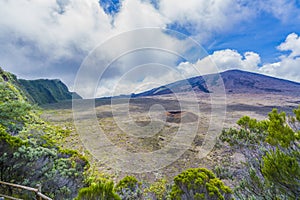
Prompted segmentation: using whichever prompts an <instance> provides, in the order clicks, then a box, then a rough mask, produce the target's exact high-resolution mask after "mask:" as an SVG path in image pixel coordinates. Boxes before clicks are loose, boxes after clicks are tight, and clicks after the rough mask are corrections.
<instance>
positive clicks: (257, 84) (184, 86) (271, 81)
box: [131, 70, 300, 97]
mask: <svg viewBox="0 0 300 200" xmlns="http://www.w3.org/2000/svg"><path fill="white" fill-rule="evenodd" d="M220 77H221V78H222V80H223V83H224V87H225V91H226V93H227V94H242V93H243V94H244V93H249V94H264V93H268V94H270V93H273V94H281V95H289V96H294V95H300V83H297V82H293V81H288V80H284V79H280V78H275V77H271V76H266V75H263V74H258V73H253V72H247V71H241V70H228V71H225V72H222V73H220ZM215 78H216V74H209V75H204V76H197V77H193V78H189V79H186V80H181V81H176V82H174V83H170V84H167V85H163V86H160V87H157V88H153V89H151V90H148V91H145V92H141V93H138V94H132V95H131V97H143V96H156V95H164V94H171V93H172V92H176V93H181V92H182V93H183V92H191V91H192V90H193V91H195V92H196V93H210V92H211V91H209V88H208V87H207V85H206V82H205V80H207V81H210V82H209V85H210V87H212V88H213V87H214V86H215V87H217V84H218V83H213V81H214V80H213V79H215ZM214 84H215V85H214Z"/></svg>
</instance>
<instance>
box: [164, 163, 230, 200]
mask: <svg viewBox="0 0 300 200" xmlns="http://www.w3.org/2000/svg"><path fill="white" fill-rule="evenodd" d="M231 194H232V191H231V189H230V188H229V187H227V186H225V185H224V183H223V182H222V181H221V180H220V179H218V178H216V176H215V175H214V174H213V172H211V171H210V170H208V169H204V168H195V169H188V170H186V171H184V172H182V173H181V174H179V175H177V176H176V177H175V178H174V185H173V187H172V191H171V194H170V197H171V199H176V200H200V199H203V200H205V199H207V200H214V199H216V200H221V199H224V200H227V199H232V197H231Z"/></svg>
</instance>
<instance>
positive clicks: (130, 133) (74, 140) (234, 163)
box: [42, 94, 300, 185]
mask: <svg viewBox="0 0 300 200" xmlns="http://www.w3.org/2000/svg"><path fill="white" fill-rule="evenodd" d="M178 99H180V101H178ZM78 101H79V100H78ZM80 101H84V100H80ZM299 104H300V97H297V96H281V95H275V94H264V95H262V94H257V95H255V94H251V95H249V94H243V95H241V94H230V95H227V96H226V98H224V97H216V98H213V99H212V98H211V97H210V96H209V94H201V95H198V96H197V98H196V100H195V98H192V99H191V98H190V97H189V94H183V95H182V96H180V97H177V100H176V98H175V97H174V96H171V95H164V96H155V97H151V98H150V97H147V98H146V97H144V98H137V99H131V100H128V99H115V100H113V103H112V104H111V101H110V100H109V99H105V100H104V99H102V100H101V99H100V100H96V102H95V107H93V109H90V110H89V109H84V107H83V109H82V110H81V111H78V110H77V111H78V112H79V113H78V112H77V114H78V115H80V117H79V118H78V116H77V120H76V121H77V123H75V125H76V126H75V125H74V119H73V115H74V113H73V111H72V102H70V101H65V102H61V103H56V104H49V105H46V106H44V108H45V111H44V113H43V115H42V116H43V118H44V119H46V120H48V121H49V122H51V123H54V124H60V125H63V126H66V128H69V129H71V130H72V133H71V135H70V136H69V137H68V138H67V139H66V141H65V143H64V145H65V146H66V147H68V148H74V149H79V150H80V151H81V152H82V153H83V154H85V155H88V156H89V158H90V160H91V161H92V162H94V163H95V164H96V166H97V168H98V169H99V170H101V171H102V172H104V173H108V174H111V175H112V177H113V178H114V179H119V178H122V177H123V176H124V175H125V174H134V175H135V176H137V177H138V178H139V179H140V180H144V181H149V182H152V181H155V180H157V179H160V178H166V179H169V180H170V179H172V178H173V177H174V176H175V175H177V174H178V173H180V172H181V171H183V170H184V169H187V168H191V167H206V168H209V169H212V170H219V171H220V176H222V175H224V177H225V178H224V179H227V180H225V181H227V183H228V184H230V185H234V180H230V177H231V176H236V174H234V173H238V169H239V168H241V167H242V165H241V162H242V161H243V160H244V157H243V155H242V154H240V153H239V152H236V151H234V150H233V149H231V148H230V147H229V146H228V145H226V144H222V143H220V142H219V141H218V140H215V138H217V136H218V135H219V134H220V133H221V130H222V129H223V128H229V127H232V126H235V122H236V121H237V120H238V119H239V118H240V117H242V116H244V115H248V116H250V117H254V118H257V119H265V118H266V116H267V114H268V113H269V112H270V111H271V110H272V109H273V108H277V109H278V110H280V111H285V112H286V113H291V112H292V110H293V109H294V108H296V107H298V105H299ZM225 111H226V112H225ZM89 117H92V118H93V119H90V118H89ZM75 118H76V113H75ZM76 121H75V122H76ZM95 122H96V124H95ZM82 127H83V128H82ZM79 129H81V130H80V131H79ZM99 131H101V134H100V133H99ZM161 155H163V156H161ZM143 165H147V166H143ZM124 166H125V167H124ZM228 169H230V170H228ZM225 174H226V176H225Z"/></svg>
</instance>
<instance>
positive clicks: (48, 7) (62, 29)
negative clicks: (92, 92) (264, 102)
mask: <svg viewBox="0 0 300 200" xmlns="http://www.w3.org/2000/svg"><path fill="white" fill-rule="evenodd" d="M299 21H300V1H299V0H252V1H251V0H186V1H180V0H56V1H54V0H44V1H39V0H31V1H27V0H19V1H13V0H8V1H4V0H0V43H1V44H2V48H1V50H0V66H1V67H2V68H4V69H5V70H8V71H11V72H13V73H15V74H17V75H18V76H19V77H21V78H31V79H36V78H60V79H62V80H63V81H64V82H65V83H66V84H67V85H68V86H69V88H71V89H72V88H73V84H74V80H75V78H76V75H78V74H77V72H78V70H79V68H80V65H81V64H82V62H83V61H84V59H85V58H86V57H87V56H88V55H89V54H90V53H91V51H92V50H93V49H95V48H97V45H99V44H101V43H104V42H105V41H107V40H108V39H109V38H112V37H114V36H117V35H120V34H122V33H124V32H126V31H132V30H135V29H137V28H149V27H159V28H168V29H172V30H174V31H178V32H181V33H183V34H185V35H187V36H190V37H191V38H193V39H194V40H196V41H197V42H198V43H200V44H201V45H202V46H203V47H204V49H205V50H206V51H207V52H208V54H209V56H207V58H203V55H200V54H199V57H198V60H197V59H196V60H193V61H189V62H187V61H186V62H184V63H180V62H178V60H177V62H174V61H173V60H171V59H173V58H172V56H171V57H169V56H165V57H164V58H162V56H160V58H159V59H158V60H160V61H161V62H162V63H168V64H169V65H170V66H172V67H173V68H174V69H176V70H179V73H181V74H184V75H185V76H186V77H190V76H193V75H197V74H195V73H193V72H192V71H193V70H190V69H189V68H190V67H192V66H193V67H195V66H196V68H199V69H202V68H209V64H208V63H207V59H208V58H209V59H211V60H213V62H214V63H215V64H216V65H217V67H218V68H219V71H224V70H228V69H233V68H238V69H242V70H247V71H253V72H257V73H262V74H267V75H271V76H276V77H280V78H285V79H289V80H293V81H300V70H299V68H300V59H299V56H300V38H299V35H300V25H299ZM166 34H167V33H166V32H165V33H162V34H161V35H160V34H158V35H156V36H154V37H153V40H155V39H157V38H159V39H158V40H163V41H164V42H170V41H171V40H172V39H174V38H172V37H173V36H172V35H168V34H167V35H166ZM139 38H142V39H143V36H135V38H133V40H132V42H134V40H138V39H139ZM180 40H183V39H182V38H181V39H180V38H175V41H173V42H174V43H176V44H177V43H178V44H179V46H180V43H182V42H183V41H180ZM153 42H154V44H156V41H153ZM158 43H159V42H157V44H158ZM124 44H126V45H128V42H125V43H124ZM120 45H121V46H122V45H123V44H120ZM171 46H172V45H171ZM177 46H178V45H177ZM117 48H119V47H118V46H115V47H109V48H108V49H107V51H108V52H109V53H108V54H109V55H113V54H114V51H116V49H117ZM171 48H174V49H171V50H177V51H181V50H183V49H184V48H181V49H179V50H178V49H176V45H175V46H174V45H173V46H172V47H171ZM151 55H152V56H154V55H156V56H157V54H151ZM147 56H148V57H149V55H146V54H145V55H142V54H138V56H136V57H134V56H129V57H130V59H129V58H124V59H123V60H122V59H121V60H120V62H118V64H119V65H118V66H115V67H112V69H110V70H109V71H110V73H106V75H105V77H101V78H102V79H103V83H102V85H101V86H100V87H99V88H98V89H97V92H96V93H97V94H96V95H98V96H106V95H109V91H111V90H112V88H113V87H114V84H115V83H117V82H118V81H119V80H120V77H119V76H120V75H124V74H126V73H127V72H128V71H130V70H133V69H134V66H131V64H132V63H143V61H138V62H129V60H131V61H132V59H142V58H143V57H147ZM158 57H159V56H158ZM163 59H165V60H163ZM168 59H169V60H168ZM146 60H147V59H146ZM147 61H149V59H148V60H147ZM120 63H122V65H124V66H121V64H120ZM174 63H175V64H174ZM205 71H206V72H207V73H209V72H210V71H209V70H208V69H206V70H205ZM113 72H115V74H114V73H113ZM157 74H159V76H158V75H153V73H150V72H149V76H148V77H144V76H143V77H141V78H138V79H137V80H139V81H138V82H133V81H132V82H130V80H128V81H127V82H126V88H124V92H125V93H126V92H128V93H130V92H131V91H135V90H136V88H137V87H139V86H138V85H139V84H141V83H142V84H144V85H148V83H146V81H148V82H157V84H164V83H168V82H172V81H175V80H177V79H179V76H177V75H174V74H172V73H166V72H165V70H162V71H159V70H158V73H157ZM136 75H138V74H136ZM157 80H159V81H157ZM143 81H145V82H143ZM152 86H153V85H151V84H150V85H148V87H152ZM142 88H144V89H147V88H145V87H142Z"/></svg>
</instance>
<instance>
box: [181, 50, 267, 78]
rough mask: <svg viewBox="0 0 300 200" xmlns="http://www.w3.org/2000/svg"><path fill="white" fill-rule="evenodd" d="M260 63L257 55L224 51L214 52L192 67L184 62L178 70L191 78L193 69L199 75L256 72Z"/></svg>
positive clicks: (193, 74) (193, 73)
mask: <svg viewBox="0 0 300 200" xmlns="http://www.w3.org/2000/svg"><path fill="white" fill-rule="evenodd" d="M260 62H261V61H260V56H259V55H258V54H257V53H254V52H246V53H245V54H244V55H241V54H240V53H238V52H237V51H235V50H231V49H226V50H220V51H215V52H214V53H213V54H212V55H209V56H207V57H205V58H203V59H200V60H198V61H197V62H196V63H194V64H193V65H191V64H190V63H186V62H185V63H181V64H180V65H179V66H178V68H179V70H181V71H182V73H184V74H186V76H189V77H191V76H195V74H196V73H195V69H196V70H198V71H199V72H200V73H201V74H210V73H218V72H222V71H225V70H229V69H242V70H246V71H257V69H258V65H259V64H260ZM193 68H195V69H193ZM216 69H217V70H218V71H217V70H216Z"/></svg>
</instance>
